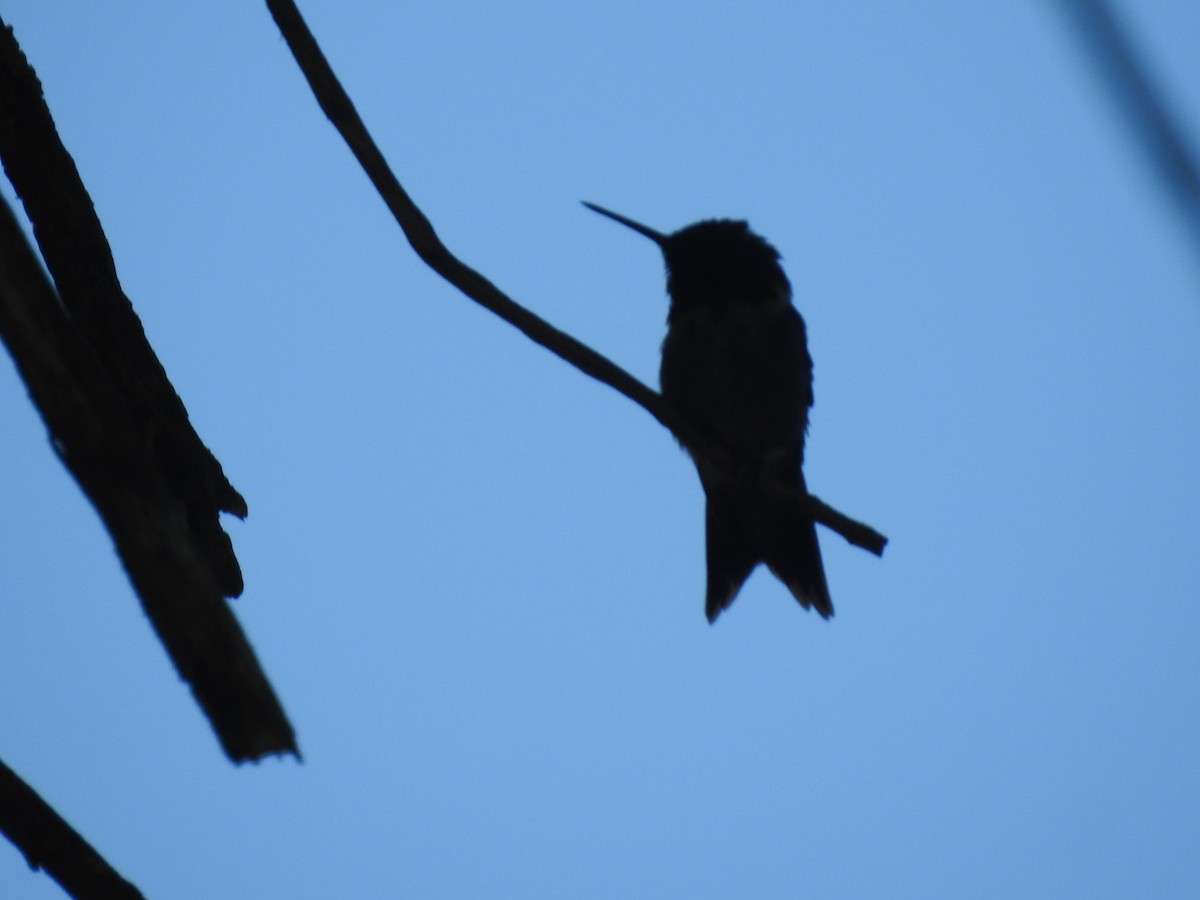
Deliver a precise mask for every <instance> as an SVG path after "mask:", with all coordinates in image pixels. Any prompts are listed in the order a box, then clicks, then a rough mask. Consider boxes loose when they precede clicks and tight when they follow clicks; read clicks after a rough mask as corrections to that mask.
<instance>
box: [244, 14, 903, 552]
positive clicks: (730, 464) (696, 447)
mask: <svg viewBox="0 0 1200 900" xmlns="http://www.w3.org/2000/svg"><path fill="white" fill-rule="evenodd" d="M267 8H268V9H269V10H270V12H271V15H272V16H273V17H274V19H275V22H276V24H277V25H278V26H279V30H280V31H281V32H282V33H283V37H284V40H286V41H287V44H288V47H290V48H291V51H292V54H293V55H294V56H295V57H296V62H297V63H298V64H299V66H300V70H301V71H302V72H303V73H304V77H305V78H306V79H308V83H309V85H310V87H311V88H312V91H313V94H314V95H315V96H316V98H317V103H319V104H320V106H321V109H322V110H323V111H324V113H325V115H326V116H327V117H328V118H329V120H330V122H332V123H333V125H334V127H335V128H337V130H338V132H339V133H340V134H341V135H342V137H343V139H344V140H345V141H346V143H347V144H348V145H349V146H350V150H351V152H353V153H354V156H355V158H357V159H358V161H359V163H360V164H361V165H362V167H363V170H364V171H365V172H366V173H367V176H368V177H369V178H370V179H371V183H372V184H373V185H374V186H375V189H376V190H377V191H378V192H379V195H380V196H381V197H382V198H383V201H384V203H386V204H387V207H388V209H389V210H390V211H391V213H392V215H393V216H394V217H395V219H396V221H397V222H398V223H399V224H400V227H401V229H403V231H404V235H405V237H406V238H408V242H409V243H410V244H411V245H412V247H413V249H414V250H415V251H416V252H417V255H418V256H420V257H421V259H422V260H424V261H425V262H426V263H427V264H428V265H429V267H430V268H432V269H433V270H434V271H435V272H437V273H438V274H439V275H441V276H442V277H443V278H445V279H446V280H447V281H448V282H450V283H451V284H452V285H454V286H455V287H456V288H458V289H459V290H460V291H462V292H463V293H464V294H466V295H467V296H468V297H470V298H471V299H472V300H474V301H475V302H476V303H479V304H480V305H481V306H483V307H485V308H486V309H488V310H490V311H491V312H493V313H495V314H496V315H497V316H499V317H500V318H502V319H504V320H505V321H506V322H508V323H509V324H511V325H513V326H515V327H516V328H518V329H520V330H521V332H522V333H524V334H525V335H526V336H527V337H528V338H530V339H531V340H532V341H534V342H535V343H538V344H540V345H542V346H543V347H545V348H546V349H547V350H549V351H550V352H551V353H554V354H555V355H557V356H558V357H560V358H561V359H563V360H565V361H566V362H568V363H570V364H571V365H573V366H575V367H576V368H577V369H579V370H580V371H581V372H583V373H585V374H587V375H590V376H591V377H592V378H595V379H596V380H597V381H601V382H603V383H604V384H607V385H609V386H610V387H612V388H613V389H615V390H617V391H619V392H620V393H622V394H624V395H625V396H626V397H628V398H629V399H630V400H632V401H633V402H634V403H637V404H638V405H639V406H641V407H642V408H643V409H645V410H646V411H647V412H648V413H650V415H652V416H654V418H655V419H657V420H658V421H659V422H660V423H661V424H662V425H663V426H664V427H666V428H667V429H668V430H669V431H671V432H672V433H673V434H674V435H675V436H676V438H678V439H679V440H680V441H681V442H682V443H684V444H685V445H686V446H688V447H689V448H691V449H692V450H693V451H694V452H699V453H700V455H702V456H704V457H705V458H706V459H708V460H709V461H711V462H713V463H715V464H716V465H717V466H718V467H719V468H721V469H722V470H723V471H725V472H728V473H730V474H731V476H732V477H736V478H739V479H757V478H759V477H760V475H759V474H758V473H756V472H752V471H750V470H748V469H747V468H746V467H745V466H743V465H741V464H740V463H739V462H737V461H736V460H735V459H733V458H732V457H731V455H730V454H729V453H728V451H726V450H725V449H724V448H723V447H720V446H718V445H716V444H715V443H714V442H713V441H710V440H706V439H705V438H704V437H703V436H701V435H699V434H697V433H696V432H695V431H694V430H693V429H692V428H691V427H690V426H689V425H688V423H687V422H684V421H681V420H680V419H679V417H678V416H676V415H675V413H674V411H673V410H672V409H671V408H670V407H669V406H668V405H667V404H666V402H665V401H664V400H663V398H662V396H661V395H660V394H659V393H657V392H656V391H654V390H652V389H650V388H649V387H647V386H646V385H644V384H642V382H640V381H638V380H637V379H636V378H634V377H633V376H632V375H630V374H629V373H628V372H626V371H625V370H624V369H622V368H621V367H620V366H618V365H616V364H615V363H613V362H611V361H610V360H609V359H607V358H606V357H604V356H601V355H600V354H599V353H597V352H596V351H595V350H593V349H591V348H590V347H588V346H587V345H585V344H583V343H581V342H580V341H578V340H576V339H575V338H573V337H571V336H570V335H569V334H566V333H565V332H562V331H559V330H558V329H557V328H555V327H554V326H553V325H551V324H550V323H549V322H546V321H545V320H544V319H542V318H540V317H539V316H537V315H535V314H534V313H532V312H530V311H529V310H527V309H525V308H524V307H523V306H521V305H519V304H518V303H516V302H515V301H513V300H512V299H511V298H509V297H508V296H507V295H506V294H504V293H503V292H502V291H501V290H500V289H499V288H497V287H496V286H495V285H494V284H492V283H491V282H490V281H488V280H487V279H486V278H484V277H483V275H481V274H479V273H478V272H476V271H475V270H474V269H472V268H470V267H469V266H467V265H465V264H464V263H462V262H461V261H460V260H458V259H457V258H456V257H455V256H454V255H453V254H451V253H450V251H449V250H447V249H446V246H445V245H444V244H443V243H442V242H441V240H440V239H439V238H438V236H437V234H436V233H435V232H434V230H433V226H432V225H431V224H430V223H429V220H428V219H427V218H426V217H425V214H424V213H422V212H421V210H420V209H418V208H417V206H416V204H414V203H413V201H412V199H411V198H410V197H409V196H408V194H407V192H406V191H405V190H404V188H403V187H401V185H400V182H399V181H398V180H397V179H396V176H395V175H394V174H393V173H392V170H391V168H390V167H389V166H388V164H387V161H386V160H385V159H384V157H383V154H382V153H381V152H380V150H379V147H378V146H377V145H376V144H375V141H374V140H373V139H372V138H371V135H370V134H369V133H368V132H367V129H366V126H365V125H364V124H363V121H362V119H361V118H360V117H359V115H358V112H357V111H356V110H355V108H354V104H353V103H352V102H351V100H350V97H349V96H348V95H347V94H346V91H345V89H343V88H342V86H341V83H340V82H339V81H338V79H337V76H336V75H334V73H333V69H332V68H331V67H330V65H329V63H328V61H327V60H326V59H325V56H324V54H323V53H322V52H321V49H320V47H318V46H317V42H316V39H315V38H314V37H313V36H312V33H311V32H310V31H309V30H308V26H307V25H306V24H305V22H304V19H303V18H302V17H301V15H300V12H299V10H298V9H297V8H296V5H295V4H294V3H293V2H291V0H267ZM770 487H772V488H773V489H775V490H779V491H784V492H787V493H789V494H790V495H792V496H794V497H795V498H796V500H797V502H799V503H802V504H803V505H804V506H805V510H806V512H807V513H808V514H809V515H811V516H812V518H813V519H815V520H816V521H818V522H820V523H821V524H822V525H825V526H827V527H829V528H831V529H833V530H834V531H836V532H837V533H838V534H840V535H841V536H842V537H844V538H845V539H846V540H847V541H849V542H850V543H852V544H855V545H856V546H859V547H862V548H863V549H865V550H869V551H870V552H872V553H874V554H876V555H881V554H882V553H883V548H884V545H885V544H886V543H887V538H885V537H884V536H883V535H881V534H880V533H879V532H877V531H875V530H874V529H873V528H871V527H870V526H868V525H865V524H863V523H861V522H856V521H855V520H853V519H851V518H850V517H848V516H846V515H843V514H842V513H839V512H838V511H837V510H835V509H833V508H832V507H830V506H828V505H827V504H825V503H823V502H822V501H820V500H818V499H817V498H816V497H814V496H812V495H811V494H798V493H796V492H794V491H791V490H789V489H788V488H786V487H785V486H783V485H779V484H775V483H772V484H771V485H770Z"/></svg>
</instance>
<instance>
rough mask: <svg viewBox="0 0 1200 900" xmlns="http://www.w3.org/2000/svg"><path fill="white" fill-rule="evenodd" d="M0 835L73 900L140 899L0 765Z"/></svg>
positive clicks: (102, 858) (65, 825) (87, 845)
mask: <svg viewBox="0 0 1200 900" xmlns="http://www.w3.org/2000/svg"><path fill="white" fill-rule="evenodd" d="M0 833H3V834H4V836H5V837H7V838H8V839H9V840H10V841H12V842H13V844H14V845H15V846H16V848H17V849H18V850H20V851H21V853H22V854H24V856H25V859H26V861H27V862H28V863H29V867H30V868H31V869H33V870H34V871H37V870H38V869H42V870H44V871H45V872H46V874H47V875H49V876H50V877H51V878H53V879H54V880H55V881H57V882H58V883H59V885H60V886H61V887H62V889H63V890H64V891H66V892H67V893H68V894H70V895H71V896H72V897H74V898H75V900H142V893H141V891H139V890H138V889H137V888H136V887H134V886H133V885H132V884H130V883H129V882H128V881H126V880H125V879H124V878H122V877H121V876H120V874H119V873H118V872H117V870H116V869H114V868H113V867H112V866H111V865H109V864H108V861H107V860H106V859H104V857H102V856H101V855H100V854H99V853H97V852H96V851H95V849H93V847H92V845H91V844H89V843H88V842H87V841H85V840H84V839H83V837H82V836H81V835H80V834H79V832H77V831H76V830H75V829H74V828H72V827H71V826H70V825H69V824H68V823H67V822H66V821H65V820H64V819H63V818H62V816H60V815H59V814H58V813H56V812H55V811H54V809H53V808H51V806H50V804H48V803H47V802H46V801H45V800H43V799H42V798H41V797H40V796H39V795H38V793H37V791H35V790H34V789H33V788H31V787H30V786H29V785H27V784H26V783H25V782H24V781H22V780H21V778H20V777H19V776H18V775H17V773H16V772H14V771H13V770H12V769H10V768H9V767H8V766H6V765H5V764H4V763H3V762H2V761H0Z"/></svg>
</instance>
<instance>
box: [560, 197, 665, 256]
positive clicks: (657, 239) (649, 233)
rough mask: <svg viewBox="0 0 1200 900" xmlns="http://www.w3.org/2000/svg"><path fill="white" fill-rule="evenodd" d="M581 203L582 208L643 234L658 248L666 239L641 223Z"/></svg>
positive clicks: (584, 202) (602, 208)
mask: <svg viewBox="0 0 1200 900" xmlns="http://www.w3.org/2000/svg"><path fill="white" fill-rule="evenodd" d="M581 202H582V203H583V205H584V206H586V207H587V208H588V209H590V210H591V211H592V212H598V213H600V215H602V216H608V217H609V218H610V219H613V220H614V221H617V222H620V223H621V224H622V225H624V226H626V227H627V228H632V229H633V230H634V231H636V232H637V233H638V234H644V235H645V236H646V237H648V238H650V240H652V241H654V243H656V244H658V246H660V247H661V246H662V245H663V242H664V241H666V239H667V236H666V235H665V234H663V233H662V232H661V231H655V230H654V229H653V228H647V227H646V226H645V225H643V224H642V223H641V222H635V221H633V219H627V218H625V217H624V216H622V215H619V214H618V213H615V212H612V211H611V210H607V209H605V208H604V207H603V206H597V205H596V204H595V203H588V202H587V201H586V200H583V201H581Z"/></svg>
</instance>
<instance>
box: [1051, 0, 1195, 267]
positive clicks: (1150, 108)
mask: <svg viewBox="0 0 1200 900" xmlns="http://www.w3.org/2000/svg"><path fill="white" fill-rule="evenodd" d="M1060 5H1061V6H1062V7H1063V9H1064V10H1066V12H1067V13H1068V14H1069V15H1071V16H1072V17H1073V19H1074V23H1075V26H1076V30H1077V31H1078V32H1079V36H1080V38H1081V39H1082V40H1083V42H1084V44H1085V46H1086V47H1087V50H1088V51H1089V52H1090V53H1091V56H1092V60H1093V62H1094V63H1095V65H1096V72H1097V74H1098V75H1099V76H1100V77H1101V78H1102V79H1103V80H1104V81H1105V82H1107V84H1108V87H1109V89H1110V90H1111V91H1112V95H1113V99H1114V100H1115V101H1116V102H1117V103H1118V104H1119V106H1120V108H1121V111H1122V113H1123V115H1124V118H1125V121H1126V124H1127V125H1128V127H1129V130H1130V132H1131V133H1132V134H1133V135H1134V137H1135V138H1136V139H1137V141H1138V142H1139V143H1140V144H1141V147H1142V151H1143V152H1144V153H1145V155H1146V158H1147V161H1148V162H1149V163H1150V165H1151V167H1152V168H1153V170H1154V172H1155V174H1156V175H1157V176H1158V177H1159V180H1160V181H1161V182H1162V185H1163V187H1165V188H1166V190H1167V193H1168V195H1169V196H1170V197H1171V199H1172V200H1173V201H1174V202H1175V205H1176V207H1177V208H1178V209H1179V212H1180V213H1181V214H1182V216H1183V219H1184V222H1185V223H1186V224H1187V225H1188V227H1189V228H1190V230H1191V234H1192V240H1193V241H1194V246H1195V249H1196V250H1198V251H1200V164H1197V162H1196V155H1195V153H1194V152H1193V149H1192V148H1191V147H1190V146H1189V145H1188V141H1187V138H1186V137H1185V135H1184V130H1183V128H1182V127H1181V126H1180V124H1179V121H1178V119H1177V118H1176V116H1175V115H1174V113H1173V111H1172V109H1171V106H1170V104H1169V103H1168V102H1167V99H1166V96H1165V94H1164V93H1163V91H1162V89H1161V87H1160V86H1159V85H1158V84H1156V83H1155V81H1154V78H1153V77H1152V76H1151V72H1150V68H1149V67H1148V66H1147V65H1146V63H1145V62H1144V60H1143V59H1142V58H1141V57H1140V56H1139V54H1138V52H1137V48H1136V47H1135V45H1134V42H1133V40H1131V39H1130V37H1129V35H1128V34H1127V33H1126V29H1124V28H1123V27H1122V26H1121V22H1120V20H1119V18H1118V17H1117V15H1116V14H1115V13H1114V11H1113V9H1112V5H1111V4H1110V3H1108V2H1107V0H1060Z"/></svg>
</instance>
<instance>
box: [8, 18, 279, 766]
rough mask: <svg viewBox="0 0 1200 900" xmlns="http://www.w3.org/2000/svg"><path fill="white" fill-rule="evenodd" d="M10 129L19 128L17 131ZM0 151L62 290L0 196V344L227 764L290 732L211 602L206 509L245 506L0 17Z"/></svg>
mask: <svg viewBox="0 0 1200 900" xmlns="http://www.w3.org/2000/svg"><path fill="white" fill-rule="evenodd" d="M18 136H19V137H18ZM0 156H2V157H3V161H4V165H5V169H6V171H7V172H8V173H9V175H10V177H11V178H12V179H13V183H14V186H16V188H17V190H18V192H19V193H20V194H21V196H22V198H23V200H24V203H25V207H26V210H27V211H29V213H30V219H31V221H32V222H33V224H34V229H35V231H36V233H37V235H38V237H39V239H40V241H41V244H42V247H43V248H44V253H45V258H46V261H47V264H48V266H49V267H50V269H51V272H52V273H53V274H54V277H55V278H56V279H57V281H58V283H59V285H60V286H61V288H60V291H59V292H58V293H57V294H56V292H55V290H54V288H53V287H52V286H51V285H50V283H49V282H48V281H47V280H46V277H45V274H44V272H43V271H42V268H41V266H40V265H39V264H38V261H37V258H36V256H35V255H34V252H33V250H32V248H31V247H30V246H29V244H28V242H27V241H26V240H25V236H24V234H23V233H22V232H21V229H20V227H19V226H18V224H17V221H16V219H15V217H14V216H13V214H12V211H11V210H10V209H9V207H8V205H7V204H6V203H2V202H0V339H2V340H3V342H4V343H5V345H6V346H7V348H8V350H9V352H10V353H11V354H12V357H13V360H14V361H15V363H16V366H17V370H18V372H19V373H20V374H21V377H22V378H23V379H24V381H25V383H26V385H27V386H28V388H29V393H30V395H31V397H32V398H33V401H34V404H35V405H36V406H37V408H38V411H39V412H40V413H41V416H42V419H43V420H44V421H45V423H46V427H47V429H48V430H49V432H50V436H51V443H52V444H53V446H54V449H55V451H56V452H57V453H58V455H59V457H60V458H61V459H62V461H63V463H64V465H66V467H67V468H68V470H70V472H71V474H72V475H74V476H75V479H76V481H78V482H79V485H80V487H81V488H82V489H83V491H84V493H85V494H87V496H88V498H89V499H90V500H91V501H92V503H93V505H94V506H95V507H96V510H97V512H98V513H99V514H100V518H101V519H102V520H103V522H104V524H105V527H107V529H108V531H109V534H110V535H111V536H112V538H113V542H114V543H115V544H116V548H117V552H118V553H119V554H120V557H121V560H122V562H123V563H124V565H125V570H126V572H127V573H128V575H129V579H130V581H131V582H132V583H133V586H134V589H135V590H136V591H137V593H138V596H139V597H140V599H141V602H142V607H143V609H144V610H145V611H146V615H147V616H148V617H149V619H150V621H151V623H152V625H153V626H154V629H155V631H156V632H157V633H158V636H159V639H160V640H161V641H162V642H163V645H164V647H165V648H166V650H167V652H168V654H169V655H170V656H171V659H172V661H173V662H174V663H175V667H176V669H177V670H178V671H179V674H180V675H181V676H182V677H183V679H184V680H185V681H187V682H188V683H189V684H190V686H191V688H192V691H193V693H194V694H195V696H196V699H197V701H198V702H199V704H200V706H201V708H202V709H203V710H204V712H205V714H206V715H207V716H208V718H209V720H210V722H211V723H212V726H213V728H214V730H215V731H216V733H217V737H218V739H219V740H220V741H221V744H222V747H223V748H224V750H225V752H226V753H227V754H228V755H229V756H230V758H232V759H233V760H235V761H237V762H242V761H245V760H248V759H258V758H259V757H262V756H264V755H267V754H272V753H278V754H282V753H296V752H297V751H296V742H295V736H294V734H293V732H292V727H291V725H290V724H289V722H288V720H287V717H286V715H285V714H284V712H283V708H282V706H281V705H280V703H279V700H278V699H277V698H276V696H275V693H274V691H273V690H272V689H271V685H270V684H269V683H268V681H267V679H266V676H265V675H264V673H263V671H262V668H261V667H260V666H259V663H258V660H257V659H256V658H255V655H254V651H253V649H252V648H251V647H250V644H249V642H248V641H247V640H246V636H245V634H244V633H243V632H242V630H241V627H240V626H239V625H238V623H237V620H236V619H235V618H234V616H233V613H232V611H231V610H230V609H229V604H228V602H227V601H226V600H225V595H226V594H228V593H236V592H237V591H240V590H241V573H240V571H239V569H238V565H237V560H236V558H235V557H234V556H233V550H232V547H231V545H230V543H229V538H228V537H227V536H226V535H225V533H224V532H223V531H222V530H221V528H220V524H219V522H218V518H217V516H218V513H217V510H218V508H220V509H226V510H229V511H231V512H235V513H239V514H245V501H243V500H242V499H241V496H240V495H239V494H238V493H237V492H236V491H235V490H233V488H232V487H231V486H230V485H229V483H228V482H227V481H225V480H224V475H223V474H221V471H220V466H219V465H218V464H217V462H216V460H215V459H214V458H213V457H212V455H211V454H210V453H209V452H208V450H207V448H205V447H204V445H203V444H202V443H200V439H199V438H198V437H197V436H196V434H195V432H194V431H193V430H192V428H191V425H190V424H189V423H188V421H187V413H186V411H185V410H184V408H183V404H182V403H180V401H179V398H178V397H177V396H175V392H174V390H173V389H172V388H171V385H170V382H168V381H167V379H166V375H165V373H164V372H163V370H162V367H161V365H159V363H158V360H157V358H155V356H154V351H153V350H152V349H151V348H150V346H149V344H147V343H146V339H145V336H144V335H143V334H142V330H141V324H140V323H139V322H138V320H137V316H136V315H135V314H134V312H133V309H132V307H131V306H130V305H129V301H128V300H127V299H126V298H125V296H124V294H123V293H122V292H121V289H120V285H119V284H117V282H116V273H115V267H114V265H113V262H112V257H111V254H110V253H109V251H108V244H107V241H106V240H105V238H104V233H103V231H102V229H101V228H100V223H99V221H98V220H97V219H96V217H95V213H94V211H93V210H92V205H91V200H90V198H89V197H88V195H87V192H86V190H85V189H84V187H83V184H82V182H81V181H80V180H79V176H78V173H77V172H76V171H75V166H74V163H73V162H72V161H71V158H70V156H69V155H68V154H67V151H66V149H65V148H63V146H62V144H61V142H60V141H59V140H58V136H57V134H56V133H55V131H54V125H53V122H52V121H51V120H50V114H49V110H47V109H46V106H45V103H44V101H43V100H42V97H41V86H40V85H39V84H38V81H37V76H36V75H35V74H34V73H33V70H32V69H31V68H29V66H28V64H27V63H26V62H25V59H24V56H23V55H22V54H21V51H20V48H19V47H17V44H16V41H15V40H14V38H13V36H12V33H11V31H10V30H9V29H8V28H7V27H3V22H0Z"/></svg>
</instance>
